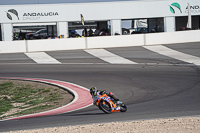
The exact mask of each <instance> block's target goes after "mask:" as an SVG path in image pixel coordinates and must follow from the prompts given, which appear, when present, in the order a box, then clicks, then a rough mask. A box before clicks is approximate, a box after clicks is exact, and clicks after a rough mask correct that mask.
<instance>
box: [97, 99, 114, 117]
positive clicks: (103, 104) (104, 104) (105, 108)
mask: <svg viewBox="0 0 200 133" xmlns="http://www.w3.org/2000/svg"><path fill="white" fill-rule="evenodd" d="M99 108H100V109H101V110H102V111H103V112H104V113H106V114H110V113H111V110H112V109H111V106H110V104H109V103H108V102H106V101H100V103H99Z"/></svg>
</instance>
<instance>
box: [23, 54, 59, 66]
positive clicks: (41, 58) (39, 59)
mask: <svg viewBox="0 0 200 133" xmlns="http://www.w3.org/2000/svg"><path fill="white" fill-rule="evenodd" d="M25 54H26V55H27V56H28V57H29V58H31V59H32V60H34V61H35V62H36V63H38V64H61V62H59V61H57V60H56V59H54V58H53V57H51V56H50V55H48V54H46V53H45V52H35V53H25Z"/></svg>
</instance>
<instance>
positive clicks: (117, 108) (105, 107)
mask: <svg viewBox="0 0 200 133" xmlns="http://www.w3.org/2000/svg"><path fill="white" fill-rule="evenodd" d="M95 104H96V106H98V107H99V109H100V110H102V111H103V112H105V113H106V114H110V113H111V112H126V111H127V107H126V105H125V104H124V103H123V102H121V101H117V102H116V101H114V99H112V98H111V97H109V96H108V95H107V94H103V95H100V97H99V99H98V100H97V101H96V103H95Z"/></svg>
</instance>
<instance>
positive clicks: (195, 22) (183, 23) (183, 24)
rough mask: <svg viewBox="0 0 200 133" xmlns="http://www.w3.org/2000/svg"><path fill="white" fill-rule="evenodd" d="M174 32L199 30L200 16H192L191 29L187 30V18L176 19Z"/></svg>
mask: <svg viewBox="0 0 200 133" xmlns="http://www.w3.org/2000/svg"><path fill="white" fill-rule="evenodd" d="M175 20H176V31H181V30H197V29H200V16H192V29H188V28H187V23H188V16H183V17H176V19H175Z"/></svg>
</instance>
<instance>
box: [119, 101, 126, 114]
mask: <svg viewBox="0 0 200 133" xmlns="http://www.w3.org/2000/svg"><path fill="white" fill-rule="evenodd" d="M120 111H121V112H126V111H127V107H126V105H125V104H124V103H122V104H121V105H120Z"/></svg>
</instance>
